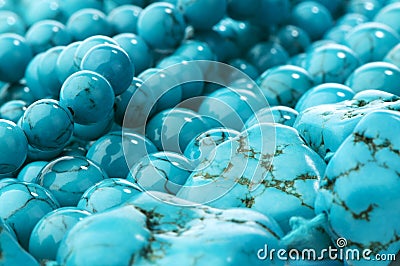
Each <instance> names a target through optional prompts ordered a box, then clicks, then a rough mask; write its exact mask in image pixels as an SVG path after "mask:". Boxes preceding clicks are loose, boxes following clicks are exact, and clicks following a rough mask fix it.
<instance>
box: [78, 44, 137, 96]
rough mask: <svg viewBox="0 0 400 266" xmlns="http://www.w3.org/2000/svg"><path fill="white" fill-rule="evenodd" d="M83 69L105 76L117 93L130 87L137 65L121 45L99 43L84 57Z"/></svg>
mask: <svg viewBox="0 0 400 266" xmlns="http://www.w3.org/2000/svg"><path fill="white" fill-rule="evenodd" d="M81 69H82V70H91V71H94V72H96V73H98V74H100V75H102V76H103V77H105V78H106V79H107V80H108V82H110V84H111V86H112V88H113V90H114V93H115V95H119V94H121V93H123V92H124V91H125V90H126V89H128V87H129V85H130V84H131V82H132V78H133V76H134V73H135V66H134V64H133V63H132V62H131V60H130V59H129V56H128V54H127V53H126V52H125V51H124V50H123V49H121V48H120V47H118V46H114V45H109V44H99V45H96V46H95V47H93V48H92V49H90V50H89V51H88V52H87V53H86V54H85V56H84V57H83V59H82V62H81Z"/></svg>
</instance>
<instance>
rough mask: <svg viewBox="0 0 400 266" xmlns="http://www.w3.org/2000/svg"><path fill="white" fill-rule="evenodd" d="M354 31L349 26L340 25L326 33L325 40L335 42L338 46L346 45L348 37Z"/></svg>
mask: <svg viewBox="0 0 400 266" xmlns="http://www.w3.org/2000/svg"><path fill="white" fill-rule="evenodd" d="M352 29H353V27H351V26H349V25H338V26H334V27H332V28H331V29H330V30H328V31H327V32H325V34H324V39H325V40H330V41H334V42H336V43H338V44H342V45H346V44H347V43H346V36H347V34H348V33H349V32H350V31H351V30H352Z"/></svg>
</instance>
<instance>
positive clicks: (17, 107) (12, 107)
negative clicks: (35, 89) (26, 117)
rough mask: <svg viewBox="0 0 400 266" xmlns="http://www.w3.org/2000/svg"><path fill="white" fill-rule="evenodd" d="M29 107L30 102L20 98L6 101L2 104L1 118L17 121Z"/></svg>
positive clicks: (0, 107)
mask: <svg viewBox="0 0 400 266" xmlns="http://www.w3.org/2000/svg"><path fill="white" fill-rule="evenodd" d="M27 107H28V104H27V103H26V102H24V101H20V100H13V101H9V102H6V103H5V104H3V105H1V106H0V118H2V119H6V120H10V121H12V122H14V123H17V122H18V120H19V119H20V118H21V116H22V115H23V114H24V112H25V110H26V108H27Z"/></svg>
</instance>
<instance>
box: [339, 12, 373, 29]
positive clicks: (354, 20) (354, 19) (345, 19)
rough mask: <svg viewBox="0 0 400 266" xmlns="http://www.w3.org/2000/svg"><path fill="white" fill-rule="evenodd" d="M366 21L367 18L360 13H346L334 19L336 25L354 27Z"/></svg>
mask: <svg viewBox="0 0 400 266" xmlns="http://www.w3.org/2000/svg"><path fill="white" fill-rule="evenodd" d="M368 21H369V19H368V18H367V17H366V16H364V15H362V14H359V13H346V14H344V15H343V16H341V17H340V18H339V19H338V20H337V21H336V25H337V26H350V27H355V26H357V25H360V24H363V23H365V22H368Z"/></svg>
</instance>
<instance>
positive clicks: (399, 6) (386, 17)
mask: <svg viewBox="0 0 400 266" xmlns="http://www.w3.org/2000/svg"><path fill="white" fill-rule="evenodd" d="M399 17H400V3H393V4H390V5H387V6H385V7H384V8H382V9H381V10H379V12H378V14H376V16H375V17H374V21H375V22H380V23H382V24H385V25H387V26H389V27H391V28H392V29H393V30H395V31H396V32H397V34H400V21H399Z"/></svg>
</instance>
